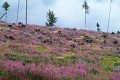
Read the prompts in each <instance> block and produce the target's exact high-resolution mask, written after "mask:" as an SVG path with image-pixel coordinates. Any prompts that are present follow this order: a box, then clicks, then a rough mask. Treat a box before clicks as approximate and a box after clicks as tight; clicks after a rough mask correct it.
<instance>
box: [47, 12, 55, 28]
mask: <svg viewBox="0 0 120 80" xmlns="http://www.w3.org/2000/svg"><path fill="white" fill-rule="evenodd" d="M46 17H47V21H48V22H46V26H54V24H55V23H56V22H57V17H55V14H54V12H53V11H50V10H49V12H48V13H47V16H46Z"/></svg>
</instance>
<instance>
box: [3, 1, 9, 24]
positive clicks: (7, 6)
mask: <svg viewBox="0 0 120 80" xmlns="http://www.w3.org/2000/svg"><path fill="white" fill-rule="evenodd" d="M2 7H3V8H4V10H5V11H6V22H7V11H8V10H9V7H10V5H9V3H8V2H4V3H3V6H2Z"/></svg>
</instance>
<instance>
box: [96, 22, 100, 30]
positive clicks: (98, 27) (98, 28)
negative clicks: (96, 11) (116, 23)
mask: <svg viewBox="0 0 120 80" xmlns="http://www.w3.org/2000/svg"><path fill="white" fill-rule="evenodd" d="M96 26H97V31H98V32H100V30H101V29H100V25H99V23H98V22H97V24H96Z"/></svg>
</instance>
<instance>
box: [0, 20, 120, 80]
mask: <svg viewBox="0 0 120 80" xmlns="http://www.w3.org/2000/svg"><path fill="white" fill-rule="evenodd" d="M102 35H103V34H102V33H98V32H95V31H87V30H74V29H62V28H57V27H43V26H37V25H28V26H27V27H25V28H23V27H18V26H14V25H12V28H10V27H7V26H4V22H1V24H0V64H1V66H0V79H5V80H9V79H10V80H18V79H29V80H59V79H60V80H110V79H111V80H119V78H120V68H119V67H120V53H119V52H120V50H119V47H120V45H119V42H120V35H118V34H116V35H113V34H109V35H108V38H103V37H101V36H102ZM91 40H92V42H91V43H89V42H90V41H91ZM104 40H106V43H105V44H104ZM115 40H117V41H118V43H117V44H113V43H112V42H114V41H115Z"/></svg>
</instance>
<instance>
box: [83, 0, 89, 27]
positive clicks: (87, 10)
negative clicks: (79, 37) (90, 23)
mask: <svg viewBox="0 0 120 80" xmlns="http://www.w3.org/2000/svg"><path fill="white" fill-rule="evenodd" d="M82 8H83V9H85V29H86V14H89V6H88V4H87V2H86V0H84V3H83V5H82Z"/></svg>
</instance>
